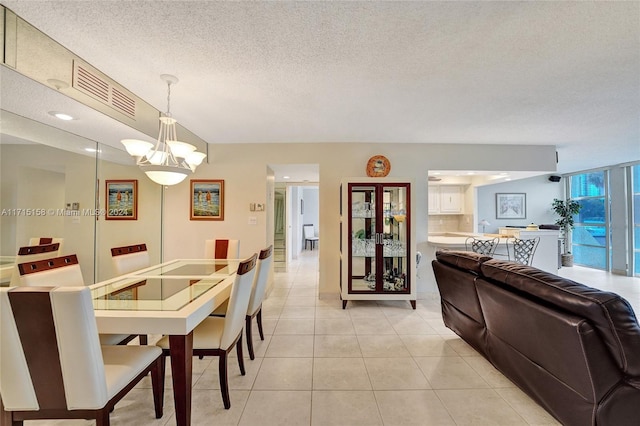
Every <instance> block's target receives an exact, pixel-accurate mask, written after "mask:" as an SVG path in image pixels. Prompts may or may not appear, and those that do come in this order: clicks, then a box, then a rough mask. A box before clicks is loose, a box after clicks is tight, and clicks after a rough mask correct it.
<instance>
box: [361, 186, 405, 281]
mask: <svg viewBox="0 0 640 426" xmlns="http://www.w3.org/2000/svg"><path fill="white" fill-rule="evenodd" d="M408 190H409V185H408V184H357V183H354V184H349V191H348V194H349V200H348V208H349V213H348V218H349V234H350V236H351V238H350V239H349V247H348V250H349V254H350V256H349V257H350V259H349V265H348V268H349V272H348V274H349V292H351V293H374V292H375V293H384V292H393V293H398V292H409V290H410V287H409V281H408V274H407V247H408V246H409V245H408V244H409V242H408V236H409V232H408V229H409V217H408V216H407V213H406V212H407V211H409V200H408Z"/></svg>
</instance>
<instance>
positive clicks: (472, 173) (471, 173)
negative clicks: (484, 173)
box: [467, 172, 476, 175]
mask: <svg viewBox="0 0 640 426" xmlns="http://www.w3.org/2000/svg"><path fill="white" fill-rule="evenodd" d="M467 174H468V175H475V174H476V172H467Z"/></svg>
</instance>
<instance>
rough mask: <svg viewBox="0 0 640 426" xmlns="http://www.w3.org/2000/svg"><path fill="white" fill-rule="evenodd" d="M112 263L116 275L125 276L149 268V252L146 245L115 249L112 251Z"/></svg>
mask: <svg viewBox="0 0 640 426" xmlns="http://www.w3.org/2000/svg"><path fill="white" fill-rule="evenodd" d="M111 261H112V263H113V270H114V271H115V273H116V275H124V274H128V273H130V272H134V271H137V270H139V269H143V268H146V267H148V266H149V264H150V263H151V260H150V259H149V252H148V251H147V245H146V244H133V245H130V246H123V247H114V248H112V249H111Z"/></svg>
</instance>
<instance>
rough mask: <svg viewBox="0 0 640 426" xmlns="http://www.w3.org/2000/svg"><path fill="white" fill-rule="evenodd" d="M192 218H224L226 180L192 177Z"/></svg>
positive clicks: (190, 193) (190, 194)
mask: <svg viewBox="0 0 640 426" xmlns="http://www.w3.org/2000/svg"><path fill="white" fill-rule="evenodd" d="M189 196H190V197H191V200H190V204H191V208H190V214H191V220H224V180H221V179H191V191H190V192H189Z"/></svg>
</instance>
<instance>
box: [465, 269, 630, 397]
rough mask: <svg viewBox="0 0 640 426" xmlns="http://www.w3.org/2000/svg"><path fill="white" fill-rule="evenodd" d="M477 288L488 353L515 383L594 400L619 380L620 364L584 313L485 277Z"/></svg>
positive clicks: (479, 280)
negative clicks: (616, 361) (522, 292)
mask: <svg viewBox="0 0 640 426" xmlns="http://www.w3.org/2000/svg"><path fill="white" fill-rule="evenodd" d="M476 288H477V290H478V298H479V300H480V304H481V305H482V312H483V314H484V318H485V323H486V327H487V331H488V333H487V340H486V341H487V357H488V358H489V359H490V360H491V362H493V363H494V365H497V366H499V368H500V369H502V370H503V373H505V375H507V376H508V377H509V378H511V379H512V380H513V381H514V382H516V383H517V384H520V385H522V384H525V385H526V386H527V387H532V388H540V390H541V389H546V391H543V392H551V393H553V394H555V395H557V396H558V397H559V395H561V394H564V392H567V390H569V389H570V390H571V393H572V395H573V396H572V399H573V398H576V399H577V400H578V401H588V402H589V404H593V403H596V402H597V401H599V400H600V399H602V398H603V397H605V396H606V394H607V392H609V391H610V389H611V387H612V386H615V384H616V383H618V382H619V381H620V379H621V376H622V374H621V372H620V370H619V369H618V368H617V367H616V366H615V365H614V361H613V359H612V357H611V356H610V355H609V353H608V350H607V348H606V347H605V345H604V344H603V342H602V338H601V337H600V336H599V333H597V332H596V331H594V327H593V325H592V324H591V323H590V322H589V321H588V320H586V319H585V318H583V317H581V316H578V315H574V314H571V313H568V312H566V311H564V310H560V309H554V308H553V307H549V306H545V305H544V304H542V303H539V302H537V301H535V300H533V299H532V298H527V297H522V296H521V295H519V294H518V293H517V292H514V291H511V290H510V289H507V288H504V287H501V286H499V285H496V284H495V283H492V282H490V281H487V280H485V279H483V278H478V279H477V280H476ZM556 387H560V388H561V390H560V391H558V390H557V389H555V390H554V388H556ZM565 387H566V388H565ZM534 393H535V392H534ZM565 402H566V401H565Z"/></svg>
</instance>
